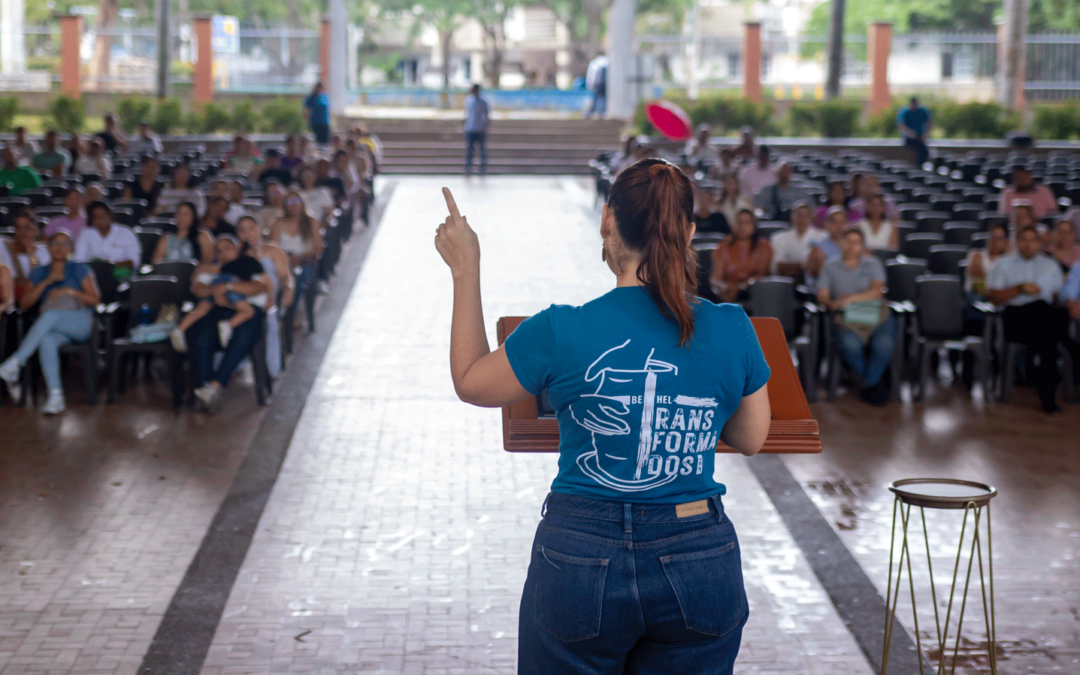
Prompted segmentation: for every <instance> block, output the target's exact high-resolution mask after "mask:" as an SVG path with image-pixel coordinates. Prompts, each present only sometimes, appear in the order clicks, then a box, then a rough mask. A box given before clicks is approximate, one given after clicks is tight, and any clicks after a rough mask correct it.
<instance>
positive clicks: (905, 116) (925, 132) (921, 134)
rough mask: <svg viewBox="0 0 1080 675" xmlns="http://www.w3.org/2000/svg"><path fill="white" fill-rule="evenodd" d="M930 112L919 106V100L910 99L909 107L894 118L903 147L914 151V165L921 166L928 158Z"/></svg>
mask: <svg viewBox="0 0 1080 675" xmlns="http://www.w3.org/2000/svg"><path fill="white" fill-rule="evenodd" d="M930 121H931V118H930V111H929V110H927V109H926V108H924V107H922V106H921V105H919V99H917V98H915V97H914V96H912V97H911V105H909V106H908V107H907V108H904V109H903V110H901V111H900V114H899V115H897V116H896V124H897V126H899V127H900V134H901V135H902V136H903V137H904V145H906V146H907V147H909V148H911V149H912V150H914V151H915V165H916V166H922V165H923V163H924V162H925V161H926V160H927V159H929V158H930V149H929V148H928V147H927V145H926V139H928V138H929V137H930Z"/></svg>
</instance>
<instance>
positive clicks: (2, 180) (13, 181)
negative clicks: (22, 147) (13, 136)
mask: <svg viewBox="0 0 1080 675" xmlns="http://www.w3.org/2000/svg"><path fill="white" fill-rule="evenodd" d="M0 185H7V186H8V191H9V192H10V193H11V196H13V197H18V196H19V195H21V194H22V193H23V190H30V189H33V188H36V187H41V176H40V175H39V174H38V172H37V171H35V170H34V168H33V167H30V166H19V162H18V160H16V158H15V153H14V152H12V150H11V148H8V147H5V148H4V149H3V150H0Z"/></svg>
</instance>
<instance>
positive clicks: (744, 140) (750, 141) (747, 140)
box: [731, 126, 757, 159]
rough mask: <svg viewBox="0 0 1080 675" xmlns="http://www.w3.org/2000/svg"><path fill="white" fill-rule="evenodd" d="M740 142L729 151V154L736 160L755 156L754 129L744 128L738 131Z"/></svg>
mask: <svg viewBox="0 0 1080 675" xmlns="http://www.w3.org/2000/svg"><path fill="white" fill-rule="evenodd" d="M739 134H740V136H741V140H740V141H739V144H738V145H736V146H735V147H734V148H732V149H731V154H732V155H733V156H734V157H735V158H736V159H749V158H751V157H755V156H757V148H755V147H754V128H753V127H751V126H745V127H743V128H742V129H740V130H739Z"/></svg>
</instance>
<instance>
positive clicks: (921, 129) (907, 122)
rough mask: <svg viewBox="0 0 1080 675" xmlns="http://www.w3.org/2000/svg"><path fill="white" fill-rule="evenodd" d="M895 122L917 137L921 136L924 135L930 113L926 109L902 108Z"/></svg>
mask: <svg viewBox="0 0 1080 675" xmlns="http://www.w3.org/2000/svg"><path fill="white" fill-rule="evenodd" d="M896 121H897V122H899V123H900V124H903V125H904V126H905V127H907V128H908V129H911V130H912V131H914V132H915V133H916V134H918V135H919V136H923V135H925V134H926V126H927V125H928V124H929V123H930V111H929V110H927V109H926V108H914V109H912V108H904V109H903V110H901V111H900V113H899V114H898V115H897V116H896Z"/></svg>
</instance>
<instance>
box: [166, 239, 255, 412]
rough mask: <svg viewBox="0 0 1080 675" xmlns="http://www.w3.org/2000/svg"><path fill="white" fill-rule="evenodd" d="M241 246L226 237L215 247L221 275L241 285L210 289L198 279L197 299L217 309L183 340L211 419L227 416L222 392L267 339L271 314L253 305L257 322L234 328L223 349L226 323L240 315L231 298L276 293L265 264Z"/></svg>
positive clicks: (198, 394)
mask: <svg viewBox="0 0 1080 675" xmlns="http://www.w3.org/2000/svg"><path fill="white" fill-rule="evenodd" d="M236 241H237V240H236V239H235V238H233V237H231V236H224V237H220V238H219V239H218V240H217V242H216V244H215V246H216V249H217V258H218V262H219V263H220V268H219V269H218V272H219V273H220V274H225V275H228V276H230V277H232V278H234V279H236V281H232V282H228V283H217V284H213V285H210V284H207V283H204V282H203V281H201V280H200V279H199V278H197V279H196V280H195V281H194V282H193V284H192V292H193V293H194V294H195V297H197V298H200V299H203V298H205V299H209V300H212V301H213V307H212V308H210V310H209V312H208V313H207V314H206V316H204V317H202V318H201V319H199V320H198V321H197V322H196V323H195V324H194V325H193V326H191V327H190V328H189V329H188V331H187V333H186V334H185V336H184V340H183V346H185V347H186V348H187V351H188V353H189V354H190V358H191V361H192V364H193V370H194V385H195V397H196V398H197V399H198V400H199V401H200V403H201V404H202V405H203V407H205V409H206V410H207V411H208V412H210V413H211V414H216V413H217V412H219V411H220V410H221V406H222V403H223V399H222V392H223V391H224V389H225V387H226V386H227V385H228V384H229V379H230V378H231V377H232V374H233V372H234V371H235V370H236V368H237V366H239V365H240V362H241V361H243V360H244V357H246V356H247V355H248V354H249V353H250V352H251V350H252V348H253V347H254V346H255V344H256V343H257V342H258V341H259V339H260V338H261V337H262V332H263V321H264V318H265V311H264V310H263V309H262V308H261V307H258V306H256V304H255V302H252V305H253V309H254V314H253V316H252V318H250V319H248V320H247V321H246V322H244V323H242V324H240V325H237V326H236V327H235V328H232V330H231V335H229V336H228V344H227V345H225V344H222V335H221V333H222V330H221V327H220V326H221V322H228V321H229V319H231V318H233V317H234V316H235V314H236V310H235V309H233V308H231V307H229V304H230V303H229V296H228V294H229V293H238V294H240V295H242V296H246V297H247V298H250V299H252V300H254V298H255V297H256V296H259V295H263V294H266V293H269V291H270V289H271V284H270V281H269V279H268V277H267V275H266V272H265V271H264V270H263V266H262V264H261V263H260V262H259V261H258V260H256V259H255V258H253V257H251V256H250V255H248V254H247V253H248V251H247V247H246V246H243V245H241V246H237V244H236ZM174 346H175V343H174ZM219 350H224V352H225V355H224V357H223V358H222V359H221V362H220V364H219V365H218V367H217V369H216V370H215V369H214V352H216V351H219Z"/></svg>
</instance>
